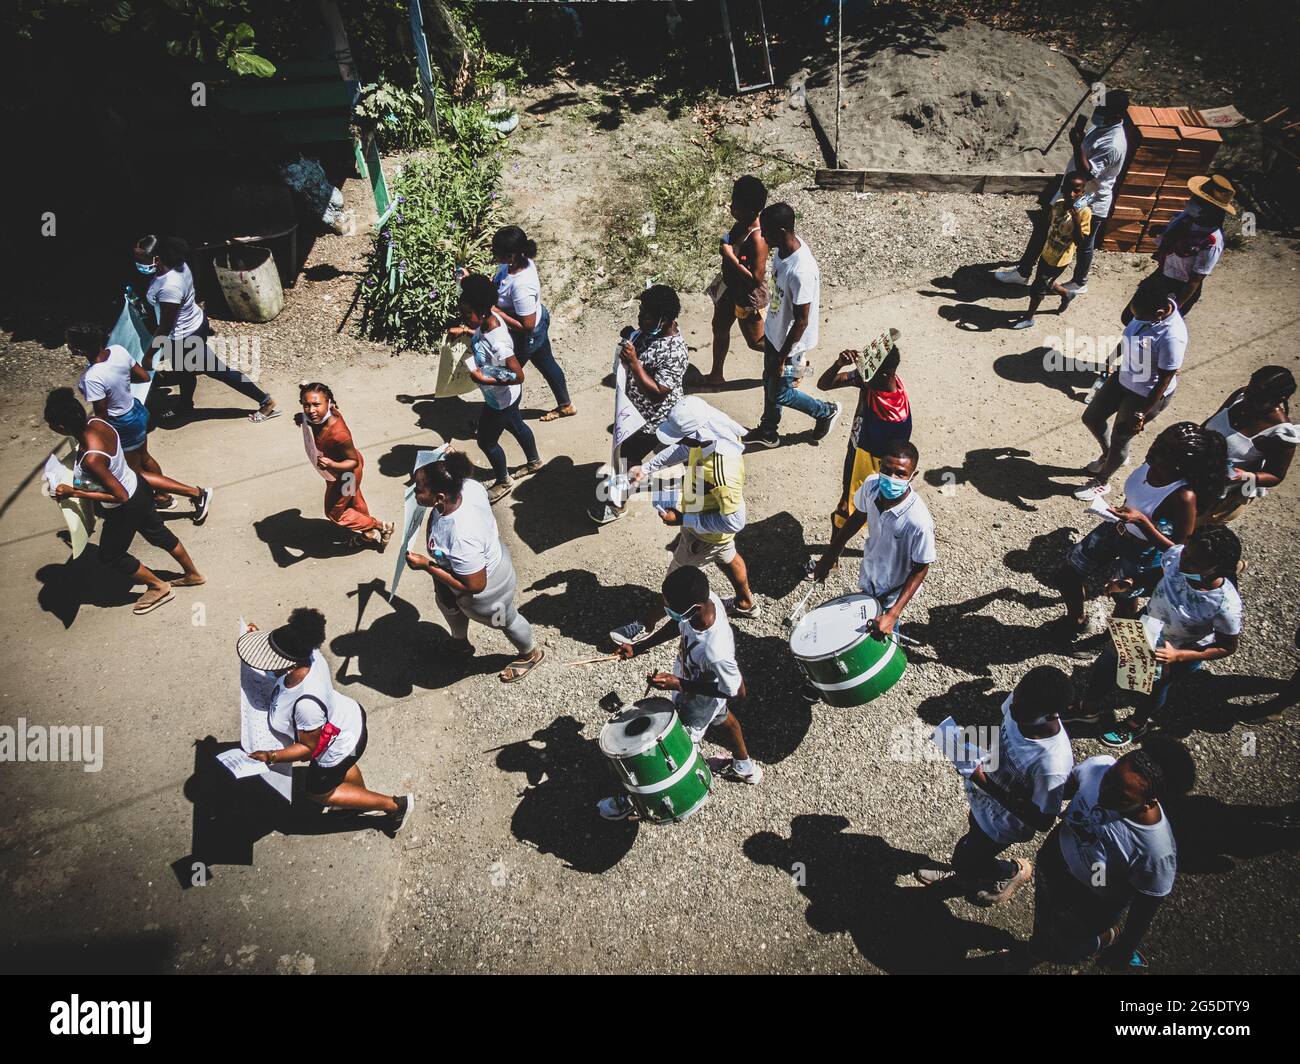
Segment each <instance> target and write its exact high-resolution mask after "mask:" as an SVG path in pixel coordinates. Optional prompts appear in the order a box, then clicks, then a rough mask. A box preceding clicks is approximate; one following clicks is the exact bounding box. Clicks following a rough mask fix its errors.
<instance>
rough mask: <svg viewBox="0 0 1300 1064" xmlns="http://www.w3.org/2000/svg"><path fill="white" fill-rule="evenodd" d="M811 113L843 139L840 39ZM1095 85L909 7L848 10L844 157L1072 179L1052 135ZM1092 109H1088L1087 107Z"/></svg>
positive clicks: (814, 90)
mask: <svg viewBox="0 0 1300 1064" xmlns="http://www.w3.org/2000/svg"><path fill="white" fill-rule="evenodd" d="M806 85H807V99H808V108H809V111H810V112H811V114H812V117H813V119H814V121H815V122H816V123H817V124H818V125H819V126H820V127H821V131H822V133H823V134H824V136H825V137H826V139H827V141H828V142H831V143H833V141H834V136H835V31H834V24H833V23H832V25H831V29H830V35H829V43H828V45H827V47H826V49H825V54H824V55H823V56H818V57H815V58H814V59H813V61H812V63H811V64H810V66H809V68H808V72H807V82H806ZM1086 89H1087V85H1086V84H1085V83H1084V81H1083V80H1082V78H1080V77H1079V73H1078V71H1077V70H1075V68H1074V65H1073V64H1072V63H1071V62H1070V60H1068V59H1067V58H1066V57H1065V56H1063V55H1061V54H1060V53H1059V52H1054V51H1052V50H1051V49H1050V48H1047V47H1046V46H1044V45H1041V44H1037V43H1035V42H1034V41H1031V40H1028V39H1027V38H1024V37H1018V36H1016V35H1015V34H1013V33H1004V32H1002V31H1001V30H995V29H990V28H988V27H987V26H984V25H981V24H980V23H978V22H968V21H963V20H960V19H955V18H949V17H946V16H940V15H935V14H932V13H928V12H923V11H918V10H916V9H914V8H909V7H904V6H902V5H899V4H890V5H886V6H883V7H873V6H870V5H866V4H854V5H852V6H850V5H849V4H846V5H845V11H844V72H843V105H844V106H843V108H842V110H841V113H840V123H841V124H840V131H841V132H840V158H841V162H842V164H843V165H844V166H845V167H848V168H852V169H889V170H909V171H938V172H946V171H964V172H971V173H1016V172H1022V171H1024V172H1028V171H1040V170H1042V171H1049V172H1051V171H1060V170H1061V169H1063V168H1064V166H1065V163H1066V161H1067V160H1068V158H1069V153H1070V146H1069V140H1068V138H1067V137H1066V136H1065V135H1064V134H1062V135H1061V137H1060V138H1059V139H1058V140H1057V142H1056V144H1055V145H1054V146H1053V148H1052V151H1051V152H1050V153H1049V154H1048V155H1047V156H1046V157H1044V156H1043V155H1042V154H1041V151H1040V150H1039V149H1042V148H1043V147H1045V146H1046V145H1047V143H1048V141H1049V140H1051V138H1052V135H1053V134H1054V133H1055V132H1056V131H1057V129H1058V128H1059V127H1060V125H1061V123H1062V122H1063V121H1065V119H1066V117H1067V116H1068V115H1069V113H1070V110H1071V109H1072V108H1073V107H1074V105H1075V104H1076V103H1077V102H1078V100H1079V98H1080V97H1081V96H1082V95H1083V94H1084V92H1085V90H1086ZM1085 107H1086V105H1085Z"/></svg>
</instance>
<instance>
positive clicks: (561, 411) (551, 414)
mask: <svg viewBox="0 0 1300 1064" xmlns="http://www.w3.org/2000/svg"><path fill="white" fill-rule="evenodd" d="M576 413H577V411H576V410H574V409H573V404H572V403H570V404H569V405H568V406H557V407H556V408H555V409H554V410H548V411H547V412H546V413H545V414H543V415H542V416H541V417H540V418H538V420H539V421H559V420H560V418H562V417H573V415H574V414H576Z"/></svg>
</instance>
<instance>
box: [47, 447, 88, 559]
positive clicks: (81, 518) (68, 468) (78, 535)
mask: <svg viewBox="0 0 1300 1064" xmlns="http://www.w3.org/2000/svg"><path fill="white" fill-rule="evenodd" d="M41 479H42V481H43V482H44V483H43V486H44V488H45V494H47V495H49V496H50V497H51V498H53V497H54V489H55V488H57V487H58V486H59V485H60V484H71V483H72V455H71V454H69V455H68V456H67V457H66V458H56V457H55V456H54V455H53V454H51V455H50V456H49V458H47V459H46V460H45V469H44V471H43V473H42V474H41ZM56 501H57V502H58V504H59V512H60V513H61V514H62V515H63V521H64V523H65V524H66V525H67V526H68V542H69V543H70V544H71V546H72V557H74V558H80V557H81V552H82V551H84V550H85V549H86V544H87V543H89V542H90V533H91V532H92V531H94V528H95V516H94V509H93V507H92V505H91V503H90V502H88V501H87V500H86V499H73V498H68V499H58V500H56Z"/></svg>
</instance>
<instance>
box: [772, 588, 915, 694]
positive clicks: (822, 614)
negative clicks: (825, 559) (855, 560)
mask: <svg viewBox="0 0 1300 1064" xmlns="http://www.w3.org/2000/svg"><path fill="white" fill-rule="evenodd" d="M879 613H880V605H879V603H877V602H876V600H875V599H873V598H872V597H871V596H870V595H864V594H856V595H844V596H843V597H841V598H837V599H831V601H830V602H827V603H825V604H824V605H822V606H818V607H817V609H815V610H812V611H810V612H809V613H807V614H805V615H804V617H803V619H802V620H800V622H799V623H798V625H796V626H795V630H794V632H793V633H792V634H791V636H790V651H791V653H793V654H794V656H795V659H796V660H797V661H798V662H799V665H800V667H801V668H802V669H803V671H804V675H806V676H807V677H808V681H809V683H811V684H812V685H813V686H814V687H815V688H817V690H818V691H819V692H821V696H822V700H823V701H825V702H828V703H830V704H831V705H832V706H863V705H866V704H867V703H868V702H870V701H871V700H872V699H873V698H878V697H880V696H881V695H883V694H884V693H885V692H886V691H888V690H889V689H890V688H891V687H893V686H894V684H896V683H898V681H899V680H900V679H901V678H902V675H903V672H904V671H905V670H906V669H907V655H906V654H904V653H903V648H902V647H900V646H899V645H898V643H897V642H895V641H894V640H893V639H880V638H877V637H876V636H875V635H873V634H872V626H871V622H872V621H873V620H874V619H875V618H876V617H877V616H878V615H879Z"/></svg>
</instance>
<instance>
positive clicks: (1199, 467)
mask: <svg viewBox="0 0 1300 1064" xmlns="http://www.w3.org/2000/svg"><path fill="white" fill-rule="evenodd" d="M1162 443H1163V444H1166V445H1168V446H1170V448H1171V449H1172V450H1173V451H1174V452H1175V454H1174V469H1175V470H1176V471H1177V473H1178V475H1179V476H1180V477H1182V478H1183V479H1184V480H1185V481H1187V486H1188V487H1189V488H1191V489H1192V494H1193V495H1195V496H1196V507H1197V509H1198V510H1200V509H1204V508H1205V507H1207V506H1210V505H1212V504H1213V503H1215V502H1217V501H1218V500H1219V498H1220V497H1221V496H1222V495H1223V488H1224V485H1225V484H1226V483H1227V479H1228V442H1227V440H1225V439H1224V438H1223V435H1222V433H1218V432H1215V431H1214V430H1213V429H1207V428H1205V427H1204V426H1203V425H1197V424H1196V423H1195V422H1193V421H1179V422H1176V423H1175V424H1173V425H1170V426H1169V427H1168V428H1167V429H1165V430H1164V432H1162V433H1160V435H1159V436H1157V437H1156V443H1155V446H1159V445H1160V444H1162Z"/></svg>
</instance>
